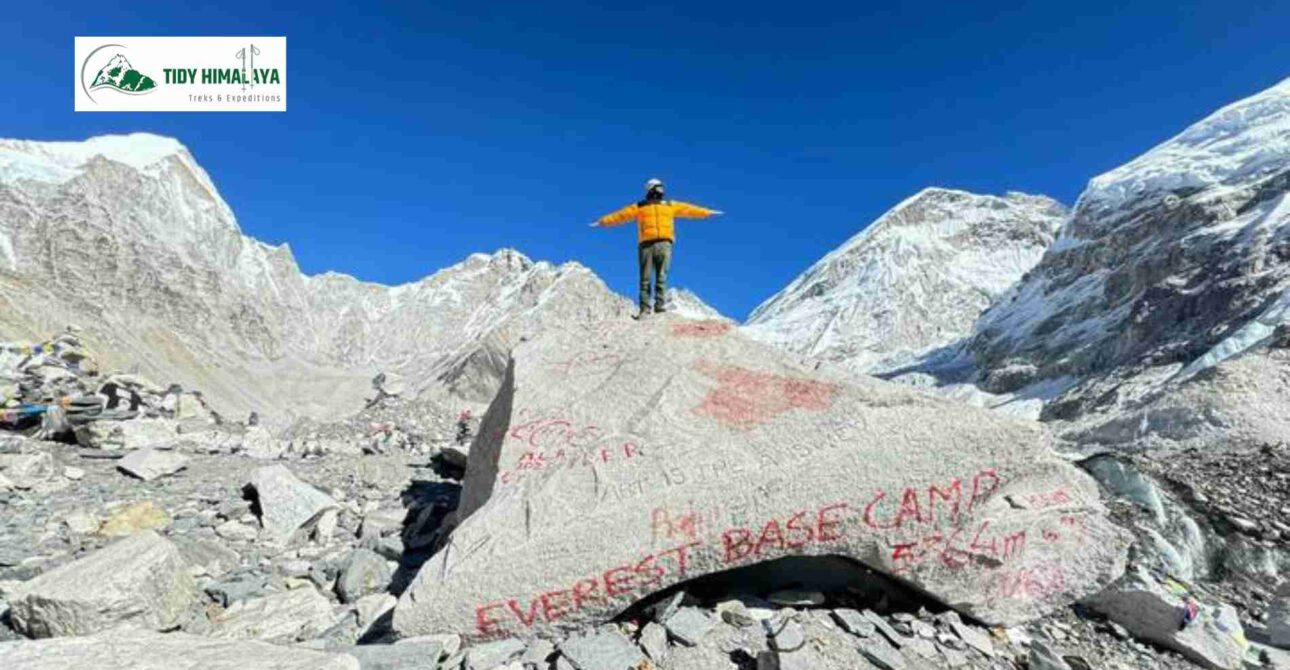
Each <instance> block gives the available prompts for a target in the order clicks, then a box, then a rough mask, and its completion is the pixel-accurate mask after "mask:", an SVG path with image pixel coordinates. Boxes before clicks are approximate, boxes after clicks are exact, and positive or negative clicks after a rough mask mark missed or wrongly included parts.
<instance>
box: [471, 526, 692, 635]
mask: <svg viewBox="0 0 1290 670" xmlns="http://www.w3.org/2000/svg"><path fill="white" fill-rule="evenodd" d="M698 546H699V543H697V542H691V543H686V544H680V545H676V546H674V547H671V548H669V549H666V550H664V551H660V552H654V553H650V554H646V555H644V556H641V557H638V558H636V559H635V560H631V561H628V562H626V563H623V564H621V565H615V566H613V567H611V568H609V569H607V570H604V571H597V572H596V573H594V574H591V575H587V576H586V577H584V578H582V579H578V580H577V581H575V582H574V583H573V584H569V585H567V586H566V587H565V588H559V589H555V590H552V591H544V592H539V593H534V594H532V595H531V596H529V597H528V598H527V599H523V600H522V599H519V598H510V599H507V600H497V601H493V602H487V603H483V604H481V605H478V606H476V608H475V630H476V631H477V632H478V633H479V634H480V635H482V636H485V637H496V636H498V635H500V634H502V632H503V631H504V630H506V629H510V628H515V627H516V626H515V625H513V624H518V625H519V626H521V627H524V628H528V627H531V626H533V624H535V623H537V621H538V620H539V619H540V620H541V621H544V622H546V623H548V624H549V623H554V622H556V621H559V620H560V619H562V618H564V617H566V616H568V615H570V614H572V613H574V612H577V611H578V610H580V609H582V608H583V607H586V606H587V605H588V604H589V603H599V602H603V601H605V600H607V599H612V598H620V597H622V596H628V595H633V594H638V593H648V592H649V591H650V590H651V589H653V588H654V587H656V586H658V585H659V584H661V583H662V581H663V580H664V578H670V579H672V580H673V581H677V580H679V579H681V578H683V577H685V575H686V568H687V564H688V561H689V557H690V555H691V553H690V552H691V551H692V550H693V549H695V548H697V547H698ZM526 601H527V602H526ZM508 624H512V625H508Z"/></svg>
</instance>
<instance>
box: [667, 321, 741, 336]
mask: <svg viewBox="0 0 1290 670" xmlns="http://www.w3.org/2000/svg"><path fill="white" fill-rule="evenodd" d="M733 329H734V326H732V325H730V323H729V322H728V321H718V320H716V319H708V320H705V321H687V322H685V323H674V324H672V330H671V333H672V337H721V336H722V335H725V334H726V333H728V332H730V331H731V330H733Z"/></svg>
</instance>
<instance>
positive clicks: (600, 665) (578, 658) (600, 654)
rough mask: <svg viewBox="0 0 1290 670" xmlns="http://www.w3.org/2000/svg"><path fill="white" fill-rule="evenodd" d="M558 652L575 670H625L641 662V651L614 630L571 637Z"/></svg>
mask: <svg viewBox="0 0 1290 670" xmlns="http://www.w3.org/2000/svg"><path fill="white" fill-rule="evenodd" d="M559 650H560V653H561V654H564V657H565V658H567V659H569V662H570V663H572V664H573V667H575V668H577V669H578V670H629V669H631V668H635V667H637V666H638V665H639V664H640V663H642V662H643V661H645V655H644V654H642V653H641V650H640V649H639V648H638V647H637V646H636V645H634V644H632V642H631V640H628V639H627V638H626V637H625V636H624V635H623V634H622V633H620V632H618V630H617V629H614V628H608V629H605V630H600V631H597V632H595V633H592V634H591V635H586V636H580V637H571V638H569V639H567V640H565V641H564V642H561V643H560V645H559Z"/></svg>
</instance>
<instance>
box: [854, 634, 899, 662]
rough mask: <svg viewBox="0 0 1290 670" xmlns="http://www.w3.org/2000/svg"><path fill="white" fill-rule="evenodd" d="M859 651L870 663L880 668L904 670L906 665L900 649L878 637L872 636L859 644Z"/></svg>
mask: <svg viewBox="0 0 1290 670" xmlns="http://www.w3.org/2000/svg"><path fill="white" fill-rule="evenodd" d="M860 652H861V653H862V654H864V657H865V658H867V659H869V662H870V663H873V664H874V665H876V666H878V667H879V668H881V669H882V670H904V669H905V668H906V667H907V663H906V662H905V657H904V656H901V655H900V651H899V650H897V649H896V648H895V647H893V646H891V645H889V644H887V643H886V642H884V641H883V639H882V638H880V637H873V638H869V639H868V640H865V641H864V642H862V643H861V644H860Z"/></svg>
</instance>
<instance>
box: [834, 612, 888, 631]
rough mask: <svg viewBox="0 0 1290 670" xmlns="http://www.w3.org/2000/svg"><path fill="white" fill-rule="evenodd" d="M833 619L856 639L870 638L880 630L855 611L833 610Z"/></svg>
mask: <svg viewBox="0 0 1290 670" xmlns="http://www.w3.org/2000/svg"><path fill="white" fill-rule="evenodd" d="M833 618H834V619H837V621H838V623H839V624H841V626H842V629H843V630H845V631H846V632H848V633H851V634H852V635H855V636H856V637H870V636H872V635H873V634H874V632H876V631H877V630H878V628H877V626H875V625H874V623H873V622H872V621H870V620H869V619H868V618H867V617H865V616H864V615H863V614H861V613H859V612H857V611H856V610H853V609H836V610H833Z"/></svg>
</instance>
